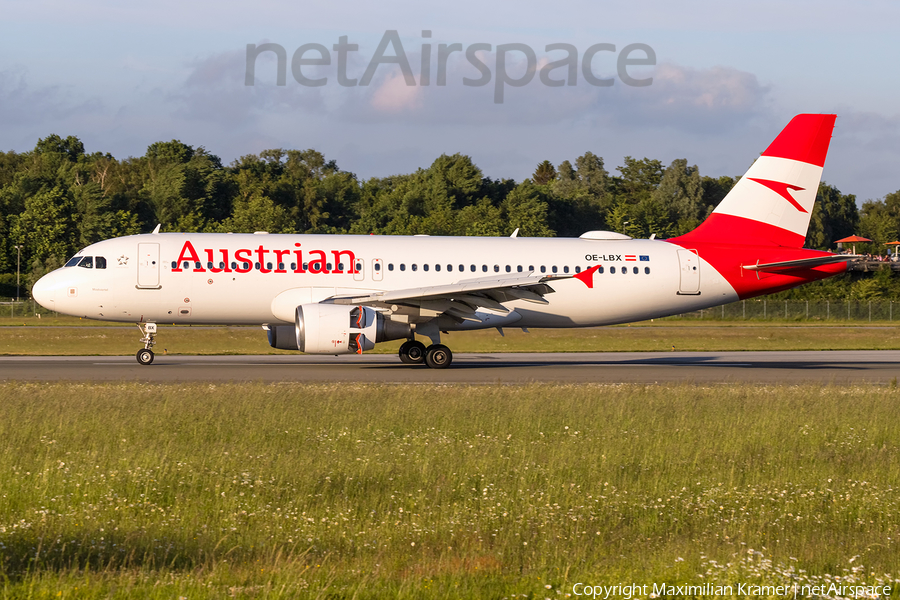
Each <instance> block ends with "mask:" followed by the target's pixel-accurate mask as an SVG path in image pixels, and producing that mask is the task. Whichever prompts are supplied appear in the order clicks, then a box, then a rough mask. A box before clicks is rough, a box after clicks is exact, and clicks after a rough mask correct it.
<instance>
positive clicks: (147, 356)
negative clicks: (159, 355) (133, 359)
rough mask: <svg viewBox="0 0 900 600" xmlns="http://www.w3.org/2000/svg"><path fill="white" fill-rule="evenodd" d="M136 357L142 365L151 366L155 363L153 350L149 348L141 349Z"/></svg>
mask: <svg viewBox="0 0 900 600" xmlns="http://www.w3.org/2000/svg"><path fill="white" fill-rule="evenodd" d="M135 356H137V361H138V362H139V363H140V364H142V365H149V364H150V363H152V362H153V350H150V349H149V348H141V349H140V350H138V351H137V354H136V355H135Z"/></svg>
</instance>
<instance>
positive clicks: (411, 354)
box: [400, 340, 453, 369]
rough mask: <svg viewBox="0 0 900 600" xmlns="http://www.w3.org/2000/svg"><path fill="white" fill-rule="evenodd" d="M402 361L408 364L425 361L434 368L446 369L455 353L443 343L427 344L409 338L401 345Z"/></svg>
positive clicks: (418, 363) (417, 363)
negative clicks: (426, 345)
mask: <svg viewBox="0 0 900 600" xmlns="http://www.w3.org/2000/svg"><path fill="white" fill-rule="evenodd" d="M400 362H402V363H405V364H408V365H420V364H422V363H425V364H426V365H428V366H429V367H431V368H432V369H446V368H447V367H449V366H450V363H452V362H453V353H452V352H451V351H450V348H448V347H447V346H445V345H443V344H432V345H431V346H428V347H427V348H426V347H425V344H423V343H422V342H418V341H416V340H408V341H406V342H403V344H402V345H401V346H400Z"/></svg>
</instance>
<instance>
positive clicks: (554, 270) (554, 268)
mask: <svg viewBox="0 0 900 600" xmlns="http://www.w3.org/2000/svg"><path fill="white" fill-rule="evenodd" d="M556 270H557V269H556V265H553V272H554V273H556Z"/></svg>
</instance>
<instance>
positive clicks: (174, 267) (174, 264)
mask: <svg viewBox="0 0 900 600" xmlns="http://www.w3.org/2000/svg"><path fill="white" fill-rule="evenodd" d="M72 260H75V259H74V258H73V259H72ZM72 260H70V261H69V262H72ZM66 266H67V267H68V266H69V265H66ZM172 268H173V269H177V268H178V263H177V262H175V261H174V260H173V261H172Z"/></svg>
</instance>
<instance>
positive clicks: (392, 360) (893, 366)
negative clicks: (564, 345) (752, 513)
mask: <svg viewBox="0 0 900 600" xmlns="http://www.w3.org/2000/svg"><path fill="white" fill-rule="evenodd" d="M898 379H900V351H893V350H883V351H811V352H600V353H593V352H592V353H553V354H457V355H455V356H454V360H453V365H452V366H451V367H450V368H448V369H444V370H435V369H429V368H427V367H425V366H411V365H404V364H401V363H400V361H399V359H398V358H397V357H396V356H393V355H386V354H369V355H363V356H305V355H297V356H173V355H168V356H165V355H162V356H161V355H157V357H156V361H155V362H154V363H153V364H152V365H149V366H141V365H139V364H137V362H136V360H135V358H134V357H133V356H6V357H0V381H9V380H19V381H82V382H83V381H95V382H96V381H140V382H153V383H165V382H178V381H211V382H226V381H263V382H273V381H296V382H348V383H349V382H354V383H364V382H373V383H527V382H564V383H587V382H596V383H670V382H693V383H728V382H754V383H787V384H792V383H808V382H812V383H821V384H826V383H836V384H841V383H859V382H871V383H890V382H896V381H897V380H898Z"/></svg>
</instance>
